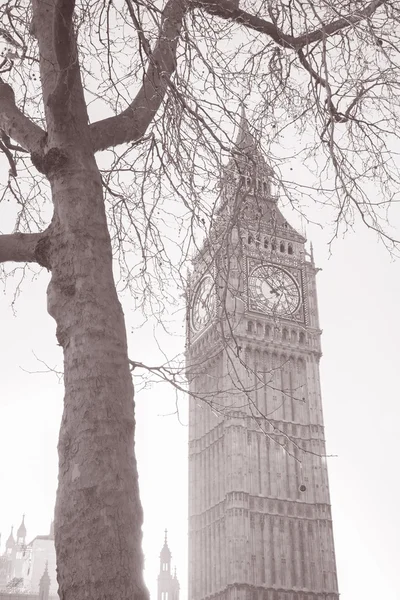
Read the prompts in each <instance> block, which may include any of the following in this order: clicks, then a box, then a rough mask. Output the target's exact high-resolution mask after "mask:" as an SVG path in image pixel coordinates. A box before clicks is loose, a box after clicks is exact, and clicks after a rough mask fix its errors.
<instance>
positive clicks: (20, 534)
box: [17, 515, 26, 543]
mask: <svg viewBox="0 0 400 600" xmlns="http://www.w3.org/2000/svg"><path fill="white" fill-rule="evenodd" d="M25 538H26V527H25V515H22V523H21V525H20V526H19V527H18V531H17V542H18V543H21V542H22V543H25Z"/></svg>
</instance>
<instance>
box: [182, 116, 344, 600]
mask: <svg viewBox="0 0 400 600" xmlns="http://www.w3.org/2000/svg"><path fill="white" fill-rule="evenodd" d="M272 180H273V172H272V169H271V168H270V167H269V166H268V164H267V162H266V161H265V159H264V157H263V155H262V153H261V152H260V150H259V147H258V145H257V143H256V141H255V139H254V137H253V136H252V134H251V132H250V130H249V126H248V123H247V120H246V118H245V115H244V113H243V114H242V118H241V124H240V128H239V134H238V137H237V140H236V142H235V145H234V149H233V151H232V157H231V159H230V161H229V162H228V164H227V166H226V167H225V169H224V171H223V174H222V178H221V186H222V192H221V202H220V205H219V208H218V214H217V216H216V218H215V222H214V224H213V226H212V229H211V232H210V234H209V236H208V238H207V239H206V241H205V243H204V245H203V247H202V248H201V250H200V251H199V252H198V253H197V256H196V257H195V259H194V261H193V269H192V273H191V275H190V279H189V284H188V311H187V355H186V363H187V377H188V381H189V387H190V413H189V600H204V599H206V598H211V597H212V598H213V599H215V600H338V598H339V595H338V589H337V577H336V565H335V554H334V543H333V532H332V517H331V507H330V500H329V486H328V474H327V465H326V451H325V438H324V425H323V416H322V403H321V391H320V381H319V361H320V357H321V349H320V334H321V331H320V328H319V321H318V308H317V296H316V282H315V278H316V273H317V271H318V269H317V268H316V267H315V265H314V260H313V256H312V253H308V252H307V251H306V249H305V242H306V240H305V238H304V237H303V236H302V235H300V234H299V233H298V232H297V231H296V230H295V229H294V228H293V227H292V226H291V225H290V224H289V222H288V221H287V220H286V219H285V217H284V216H283V215H282V213H281V211H280V210H279V207H278V205H277V198H276V197H275V196H274V194H273V190H272Z"/></svg>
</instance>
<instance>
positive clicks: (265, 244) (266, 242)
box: [264, 237, 268, 248]
mask: <svg viewBox="0 0 400 600" xmlns="http://www.w3.org/2000/svg"><path fill="white" fill-rule="evenodd" d="M264 248H268V238H266V237H265V238H264Z"/></svg>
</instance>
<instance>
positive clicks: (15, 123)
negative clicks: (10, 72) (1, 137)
mask: <svg viewBox="0 0 400 600" xmlns="http://www.w3.org/2000/svg"><path fill="white" fill-rule="evenodd" d="M0 129H1V130H2V131H4V132H5V134H6V135H8V136H9V137H10V138H12V139H13V140H15V141H16V142H18V144H20V145H21V146H22V147H23V148H24V149H26V150H29V151H30V152H33V151H35V150H36V151H38V150H40V149H41V148H42V146H43V145H44V142H45V140H46V132H45V131H43V129H42V128H41V127H39V125H36V123H33V121H31V120H30V119H28V117H26V116H25V115H24V114H23V113H22V112H21V111H20V110H19V108H18V107H17V106H16V104H15V96H14V92H13V89H12V87H11V86H9V85H8V84H7V83H4V82H3V81H2V80H1V79H0Z"/></svg>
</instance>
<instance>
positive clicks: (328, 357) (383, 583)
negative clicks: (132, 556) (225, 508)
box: [0, 171, 400, 600]
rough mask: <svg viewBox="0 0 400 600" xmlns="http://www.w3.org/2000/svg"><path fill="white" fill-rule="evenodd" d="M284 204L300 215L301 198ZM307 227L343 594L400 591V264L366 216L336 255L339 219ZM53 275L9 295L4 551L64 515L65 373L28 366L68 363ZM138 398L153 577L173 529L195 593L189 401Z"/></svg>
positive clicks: (129, 314) (133, 339)
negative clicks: (59, 339)
mask: <svg viewBox="0 0 400 600" xmlns="http://www.w3.org/2000/svg"><path fill="white" fill-rule="evenodd" d="M4 176H5V174H4V171H3V177H4ZM1 214H2V213H1V211H0V215H1ZM285 215H286V216H287V217H288V218H289V220H291V221H292V223H295V221H294V219H293V218H292V219H291V218H290V217H291V215H290V210H289V211H287V210H286V211H285ZM322 219H324V216H323V215H322ZM399 222H400V219H399ZM3 223H4V220H3V221H2V226H1V229H2V231H4V232H5V231H6V228H5V227H4V226H3ZM307 235H308V238H309V239H312V241H313V242H314V254H315V260H316V263H317V265H318V266H320V267H321V268H322V271H321V272H320V273H319V275H318V292H319V309H320V322H321V327H322V329H323V336H322V345H323V353H324V354H323V358H322V361H321V371H322V373H321V378H322V394H323V404H324V414H325V424H326V437H327V443H328V453H330V454H335V455H337V458H331V459H329V463H328V464H329V475H330V488H331V500H332V506H333V519H334V533H335V544H336V558H337V565H338V576H339V588H340V592H341V600H376V599H377V598H382V599H383V598H384V599H385V600H398V599H399V597H400V595H399V591H398V589H399V586H398V569H399V564H400V551H399V543H398V536H399V532H400V513H399V510H398V498H399V494H398V492H399V483H398V471H399V467H398V459H399V451H398V440H399V439H400V431H399V429H400V427H399V416H400V415H399V413H400V408H399V383H398V380H399V375H398V373H399V340H400V318H399V307H400V263H399V261H397V262H396V261H393V260H392V259H391V257H390V256H389V254H388V253H387V251H386V250H385V249H384V248H383V247H382V245H380V244H379V243H378V242H377V239H376V236H375V235H374V234H373V233H371V232H369V231H367V230H365V229H363V228H362V227H361V226H360V227H358V228H356V231H355V233H351V232H350V233H349V234H347V235H346V237H345V238H344V239H340V240H337V241H336V242H335V243H334V245H333V249H332V255H331V256H330V258H329V251H328V246H327V243H328V240H329V238H330V233H329V231H328V229H327V228H323V229H320V228H317V227H314V228H310V229H309V230H308V232H307ZM47 282H48V275H47V273H44V272H43V273H41V274H40V276H39V277H36V278H34V279H33V280H31V279H30V278H29V277H28V278H27V279H26V281H25V282H24V284H23V289H22V294H21V296H20V298H19V299H18V300H17V302H16V303H15V304H14V305H13V307H11V300H12V298H11V295H10V293H8V292H7V291H6V292H5V293H4V294H3V293H2V295H1V296H0V322H1V328H0V359H1V360H0V456H1V459H0V489H1V493H0V532H1V533H2V546H1V548H2V549H4V543H5V540H6V538H7V537H8V534H9V531H10V527H11V525H12V524H14V525H15V526H16V527H18V525H19V523H20V521H21V516H22V513H25V514H26V526H27V529H28V538H29V539H31V538H33V537H34V536H35V535H37V534H43V533H47V532H48V529H49V525H50V521H51V519H52V515H53V508H54V500H55V490H56V485H57V453H56V444H57V436H58V428H59V423H60V419H61V411H62V396H63V389H62V385H61V384H59V383H58V380H57V377H56V375H54V374H53V373H48V372H42V373H34V374H30V373H29V372H30V371H31V372H34V371H46V367H44V365H43V364H41V363H40V362H38V359H40V360H42V361H44V362H46V363H47V364H48V365H49V366H51V367H61V353H60V350H59V348H58V347H57V346H56V340H55V325H54V321H53V320H52V319H51V317H49V316H48V314H47V312H46V297H45V289H46V285H47ZM123 304H124V310H125V314H126V318H127V322H128V332H129V333H128V337H129V345H130V353H131V356H132V357H133V358H134V359H137V360H141V361H143V362H146V361H148V362H150V363H153V361H154V357H155V354H156V348H155V344H154V341H153V336H152V329H151V326H150V325H148V326H147V328H143V329H142V330H140V331H137V330H136V331H134V332H133V333H132V332H131V324H132V323H134V316H133V310H132V304H131V303H130V301H129V297H124V298H123ZM14 312H15V314H14ZM179 319H181V322H179ZM177 329H178V330H179V331H181V332H182V335H181V336H177V338H176V339H175V341H174V345H175V346H174V347H173V346H172V345H171V348H170V349H171V355H172V354H176V353H177V352H179V351H182V349H183V343H184V338H183V333H184V320H183V314H182V315H177ZM139 349H140V351H139ZM35 356H36V357H37V358H35ZM136 400H137V454H138V459H139V472H140V485H141V496H142V501H143V505H144V514H145V525H144V550H145V555H146V580H147V583H148V585H149V588H150V591H151V594H152V597H153V598H155V593H156V577H157V573H158V564H159V563H158V560H159V559H158V556H159V552H160V550H161V546H162V544H163V536H164V533H163V532H164V528H165V527H167V528H168V530H169V541H170V548H171V551H172V554H173V559H172V560H173V564H176V566H177V569H178V577H179V579H180V581H181V587H182V598H183V599H185V598H186V597H187V579H186V571H187V427H186V412H185V402H181V411H182V413H181V417H182V421H183V424H181V423H179V421H178V419H177V417H176V416H175V415H171V413H173V412H174V410H175V408H174V407H175V396H174V393H173V391H172V390H171V389H169V387H168V386H166V385H157V386H153V387H152V389H150V390H146V391H145V392H142V393H139V394H138V395H137V398H136ZM166 415H169V416H166ZM395 590H396V591H395Z"/></svg>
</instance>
